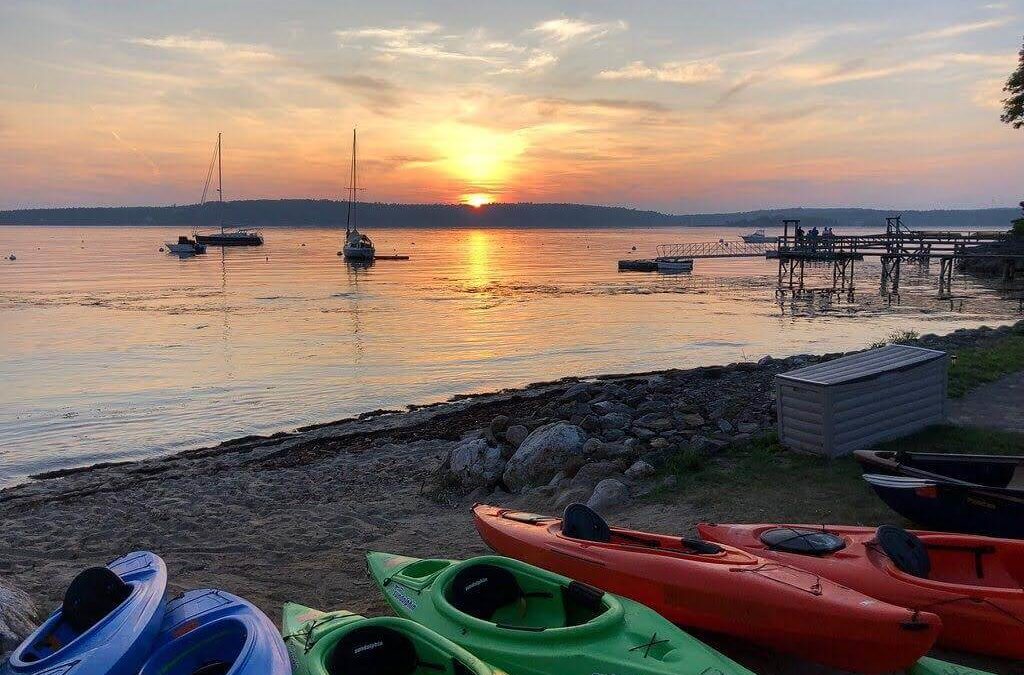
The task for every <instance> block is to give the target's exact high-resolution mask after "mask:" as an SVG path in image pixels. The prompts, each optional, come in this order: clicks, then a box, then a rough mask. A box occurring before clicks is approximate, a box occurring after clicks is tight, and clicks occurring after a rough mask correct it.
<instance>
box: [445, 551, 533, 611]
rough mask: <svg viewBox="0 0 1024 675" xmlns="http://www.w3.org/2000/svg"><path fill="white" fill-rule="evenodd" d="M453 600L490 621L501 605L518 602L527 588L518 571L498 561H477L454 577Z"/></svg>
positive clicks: (451, 592) (451, 598)
mask: <svg viewBox="0 0 1024 675" xmlns="http://www.w3.org/2000/svg"><path fill="white" fill-rule="evenodd" d="M450 595H451V597H450V598H449V601H450V602H451V603H452V605H453V606H454V607H455V608H456V609H458V610H459V611H462V612H465V613H466V614H469V615H470V616H472V617H475V618H477V619H483V620H485V621H489V620H490V619H491V617H493V616H494V613H495V612H496V611H498V609H499V608H501V607H504V606H505V605H509V604H512V603H514V602H518V601H519V600H520V599H522V598H523V597H524V594H523V589H522V588H520V586H519V582H518V581H516V577H515V575H514V574H512V573H511V572H509V571H508V570H507V569H505V568H504V567H498V566H497V565H487V564H481V565H473V566H471V567H467V568H465V569H463V570H460V571H459V573H458V574H456V575H455V578H454V579H453V580H452V585H451V591H450Z"/></svg>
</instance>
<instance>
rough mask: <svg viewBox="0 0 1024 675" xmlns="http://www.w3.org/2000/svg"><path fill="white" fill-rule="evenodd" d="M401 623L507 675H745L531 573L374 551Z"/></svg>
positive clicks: (642, 613)
mask: <svg viewBox="0 0 1024 675" xmlns="http://www.w3.org/2000/svg"><path fill="white" fill-rule="evenodd" d="M367 563H368V566H369V568H370V574H371V575H372V576H373V578H374V580H375V581H376V582H377V584H378V586H380V588H381V591H382V592H383V593H384V597H385V598H386V599H387V601H388V604H389V605H390V606H391V607H392V609H394V610H395V612H397V613H398V614H399V616H402V617H405V618H409V619H412V620H413V621H417V622H419V623H421V624H423V625H424V626H426V627H428V628H430V629H432V630H434V631H435V632H437V633H440V634H441V635H443V636H444V637H446V638H448V639H449V640H451V641H452V642H455V643H456V644H458V645H460V646H462V647H464V648H465V649H467V650H468V651H470V652H471V653H473V654H476V655H477V657H479V658H481V659H482V660H484V661H486V662H487V663H490V664H491V665H493V666H495V667H497V668H501V669H502V670H504V671H506V672H508V673H510V674H511V675H551V674H552V673H557V674H558V675H592V674H594V673H630V674H632V675H699V674H702V673H703V674H708V673H718V674H721V675H749V673H750V671H748V670H746V669H745V668H743V667H742V666H740V665H739V664H737V663H735V662H733V661H731V660H730V659H728V658H726V657H725V656H723V655H721V654H719V653H718V652H716V651H714V650H713V649H711V648H710V647H708V646H707V645H705V644H704V643H702V642H700V641H698V640H697V639H696V638H693V637H691V636H690V635H688V634H686V633H684V632H683V631H682V630H680V629H679V628H677V627H675V626H674V625H673V624H672V623H670V622H669V621H668V620H666V619H664V618H662V617H660V616H658V614H656V613H655V612H654V611H653V610H651V609H649V608H647V607H644V606H643V605H640V604H639V603H636V602H633V601H632V600H628V599H626V598H620V597H618V596H614V595H612V594H610V593H605V592H603V591H600V590H598V589H596V588H594V587H592V586H587V585H585V584H582V583H580V582H578V581H573V580H571V579H568V578H566V577H564V576H561V575H558V574H554V573H552V572H548V571H546V570H542V569H540V568H538V567H534V566H532V565H527V564H526V563H523V562H520V561H518V560H512V559H510V558H503V557H500V556H482V557H479V558H472V559H470V560H464V561H461V562H459V561H455V560H418V559H416V558H407V557H404V556H398V555H393V554H389V553H369V554H368V555H367Z"/></svg>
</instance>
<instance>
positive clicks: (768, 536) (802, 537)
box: [761, 527, 846, 556]
mask: <svg viewBox="0 0 1024 675" xmlns="http://www.w3.org/2000/svg"><path fill="white" fill-rule="evenodd" d="M761 543H762V544H764V545H765V546H767V547H768V549H769V550H771V551H782V552H783V553H797V554H800V555H817V556H823V555H830V554H832V553H835V552H836V551H841V550H843V549H844V548H846V540H845V539H843V538H842V537H840V536H839V535H837V534H835V533H833V532H829V531H827V530H824V529H822V530H812V529H808V528H802V527H773V528H771V529H770V530H765V531H764V532H762V533H761Z"/></svg>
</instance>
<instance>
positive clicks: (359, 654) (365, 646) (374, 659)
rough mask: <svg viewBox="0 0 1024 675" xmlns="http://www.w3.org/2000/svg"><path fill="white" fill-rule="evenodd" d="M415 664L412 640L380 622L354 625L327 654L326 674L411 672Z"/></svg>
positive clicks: (406, 674)
mask: <svg viewBox="0 0 1024 675" xmlns="http://www.w3.org/2000/svg"><path fill="white" fill-rule="evenodd" d="M419 665H420V661H419V656H418V655H417V654H416V647H415V646H413V643H412V640H410V639H409V638H408V637H406V636H405V635H402V634H401V633H399V632H398V631H396V630H394V629H391V628H385V627H383V626H365V627H363V628H356V629H355V630H353V631H351V632H350V633H348V634H347V635H345V636H344V637H343V638H341V639H340V640H338V644H336V645H335V646H334V649H332V650H331V653H330V655H329V656H328V657H327V672H328V673H329V674H330V675H411V674H412V673H413V672H415V671H416V669H417V668H418V667H419Z"/></svg>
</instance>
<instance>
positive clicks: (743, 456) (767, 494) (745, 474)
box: [650, 434, 900, 525]
mask: <svg viewBox="0 0 1024 675" xmlns="http://www.w3.org/2000/svg"><path fill="white" fill-rule="evenodd" d="M693 454H694V453H692V452H690V451H687V450H684V451H682V452H680V453H679V454H678V455H676V456H675V457H674V458H673V459H672V460H671V461H669V463H668V464H667V467H666V468H667V470H668V471H669V472H670V473H672V474H674V475H675V476H676V484H675V485H674V486H672V487H666V488H662V489H660V490H657V491H655V492H654V493H652V494H651V496H650V498H651V499H653V500H658V501H671V502H674V503H679V502H680V501H682V502H684V503H687V504H689V505H690V506H692V507H693V509H694V512H695V514H696V515H697V517H698V518H699V519H700V520H705V521H712V522H747V523H757V522H799V523H844V524H858V523H863V524H865V525H876V524H878V523H880V522H899V521H900V518H899V516H896V515H895V514H893V513H892V512H891V511H890V510H889V509H888V508H887V507H886V506H885V504H883V503H882V502H881V501H880V500H879V499H878V498H877V497H875V494H874V493H873V492H872V491H871V488H870V487H869V486H868V485H867V483H865V482H864V481H863V480H861V478H860V475H861V471H860V466H859V465H858V464H857V463H856V462H855V461H854V460H853V459H852V458H849V457H845V458H840V459H833V460H828V459H823V458H821V457H815V456H812V455H804V454H800V453H796V452H791V451H788V450H785V449H784V448H782V447H781V446H780V445H779V442H778V437H777V436H775V435H774V434H770V435H768V436H764V437H761V438H757V439H753V440H751V441H750V442H749V443H747V444H745V445H742V446H739V447H735V448H730V449H729V450H726V451H725V452H724V453H723V454H722V455H720V456H718V457H712V458H703V457H701V458H700V459H697V458H695V457H694V456H693Z"/></svg>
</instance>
